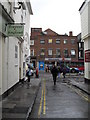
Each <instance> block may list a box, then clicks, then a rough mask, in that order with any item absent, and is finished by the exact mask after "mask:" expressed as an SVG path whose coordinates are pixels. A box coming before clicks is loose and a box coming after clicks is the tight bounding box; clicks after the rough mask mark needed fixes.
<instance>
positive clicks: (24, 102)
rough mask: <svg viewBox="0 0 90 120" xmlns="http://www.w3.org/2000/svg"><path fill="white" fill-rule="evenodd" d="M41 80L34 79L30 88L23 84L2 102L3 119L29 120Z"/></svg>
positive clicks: (25, 83)
mask: <svg viewBox="0 0 90 120" xmlns="http://www.w3.org/2000/svg"><path fill="white" fill-rule="evenodd" d="M39 86H40V79H36V78H32V79H31V84H30V86H28V85H27V82H24V84H21V83H20V85H19V86H18V87H17V88H16V89H15V90H14V91H13V92H12V93H11V94H10V95H9V96H8V97H7V98H5V99H4V100H3V101H2V118H3V120H4V119H6V118H8V119H9V118H12V119H14V118H15V119H18V118H21V119H25V120H26V119H27V118H28V116H29V114H30V113H31V111H32V108H33V105H34V102H35V99H36V95H37V92H38V89H39Z"/></svg>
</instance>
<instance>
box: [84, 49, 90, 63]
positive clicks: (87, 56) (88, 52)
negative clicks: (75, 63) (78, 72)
mask: <svg viewBox="0 0 90 120" xmlns="http://www.w3.org/2000/svg"><path fill="white" fill-rule="evenodd" d="M85 62H90V49H89V50H85Z"/></svg>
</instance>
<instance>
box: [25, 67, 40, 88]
mask: <svg viewBox="0 0 90 120" xmlns="http://www.w3.org/2000/svg"><path fill="white" fill-rule="evenodd" d="M35 76H36V78H38V77H39V71H38V67H36V70H35ZM26 77H27V83H28V84H27V85H28V87H29V85H30V79H31V67H30V65H28V68H27V70H26Z"/></svg>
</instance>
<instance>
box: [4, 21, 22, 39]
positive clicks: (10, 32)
mask: <svg viewBox="0 0 90 120" xmlns="http://www.w3.org/2000/svg"><path fill="white" fill-rule="evenodd" d="M6 30H7V31H6V32H7V36H15V37H21V36H23V33H24V24H19V23H18V24H7V27H6Z"/></svg>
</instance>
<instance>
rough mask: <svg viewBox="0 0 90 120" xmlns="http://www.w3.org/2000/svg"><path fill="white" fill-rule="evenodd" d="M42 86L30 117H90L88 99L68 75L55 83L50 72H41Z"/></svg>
mask: <svg viewBox="0 0 90 120" xmlns="http://www.w3.org/2000/svg"><path fill="white" fill-rule="evenodd" d="M40 78H41V86H40V89H39V92H38V95H37V98H36V102H35V105H34V108H33V110H32V113H31V115H30V116H29V117H30V118H88V100H87V99H85V97H84V95H83V94H81V92H80V91H79V90H77V89H76V88H74V87H72V86H71V85H69V79H68V78H67V77H66V78H65V81H66V82H65V81H63V78H61V79H60V78H57V83H56V86H54V85H53V80H52V76H51V74H49V73H44V74H40Z"/></svg>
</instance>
